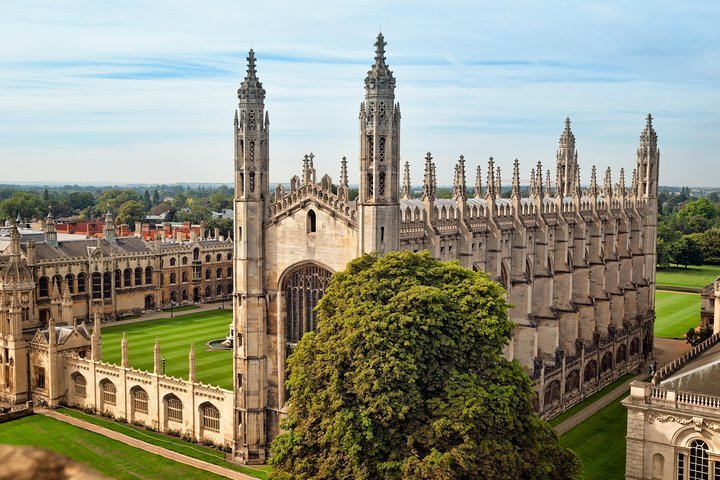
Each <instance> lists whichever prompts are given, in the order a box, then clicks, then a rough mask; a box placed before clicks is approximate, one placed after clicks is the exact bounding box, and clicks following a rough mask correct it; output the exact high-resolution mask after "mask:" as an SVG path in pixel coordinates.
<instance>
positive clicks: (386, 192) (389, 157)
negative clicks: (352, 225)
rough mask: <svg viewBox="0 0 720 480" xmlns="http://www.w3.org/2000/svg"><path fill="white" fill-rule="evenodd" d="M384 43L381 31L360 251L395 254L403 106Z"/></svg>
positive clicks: (372, 76) (365, 138) (370, 83)
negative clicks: (396, 90) (396, 99)
mask: <svg viewBox="0 0 720 480" xmlns="http://www.w3.org/2000/svg"><path fill="white" fill-rule="evenodd" d="M385 45H387V44H386V42H385V39H384V37H383V35H382V33H381V34H379V35H378V36H377V40H376V41H375V62H374V63H373V65H372V67H371V68H370V70H369V71H368V74H367V77H366V78H365V102H364V103H363V104H362V106H361V109H360V191H359V194H358V210H359V216H360V232H359V233H360V252H359V253H365V252H372V251H378V252H384V251H394V250H397V249H398V248H399V241H400V240H399V238H400V227H399V225H400V209H399V203H400V202H399V200H400V192H399V190H400V107H399V105H396V104H395V78H394V77H393V74H392V72H391V71H390V69H389V68H388V66H387V64H386V63H385Z"/></svg>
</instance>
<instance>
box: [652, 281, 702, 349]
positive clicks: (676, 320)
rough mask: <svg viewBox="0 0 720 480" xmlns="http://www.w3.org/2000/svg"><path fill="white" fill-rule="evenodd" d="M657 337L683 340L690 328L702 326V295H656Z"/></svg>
mask: <svg viewBox="0 0 720 480" xmlns="http://www.w3.org/2000/svg"><path fill="white" fill-rule="evenodd" d="M655 315H656V317H657V318H656V320H655V336H656V337H663V338H682V336H683V335H684V334H685V332H687V331H688V329H690V328H694V327H697V326H698V325H700V295H698V294H689V293H673V292H656V293H655Z"/></svg>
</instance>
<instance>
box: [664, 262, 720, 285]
mask: <svg viewBox="0 0 720 480" xmlns="http://www.w3.org/2000/svg"><path fill="white" fill-rule="evenodd" d="M718 277H720V266H717V265H702V266H700V267H687V268H658V269H657V276H656V277H655V283H657V284H658V285H674V286H678V287H695V288H703V287H705V286H706V285H708V284H709V283H711V282H713V281H714V280H715V279H716V278H718Z"/></svg>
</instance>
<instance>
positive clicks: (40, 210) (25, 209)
mask: <svg viewBox="0 0 720 480" xmlns="http://www.w3.org/2000/svg"><path fill="white" fill-rule="evenodd" d="M18 214H20V217H21V218H23V219H31V218H40V217H44V216H45V215H47V204H46V203H45V202H43V201H42V198H41V197H40V195H37V194H35V193H30V192H15V193H13V194H12V196H10V198H6V199H5V200H3V201H1V202H0V218H1V219H3V220H7V219H13V220H14V219H15V217H17V216H18Z"/></svg>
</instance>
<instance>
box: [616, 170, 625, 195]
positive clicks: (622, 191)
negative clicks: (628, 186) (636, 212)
mask: <svg viewBox="0 0 720 480" xmlns="http://www.w3.org/2000/svg"><path fill="white" fill-rule="evenodd" d="M617 195H618V196H619V197H622V198H625V169H624V168H621V169H620V182H619V183H618V193H617Z"/></svg>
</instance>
